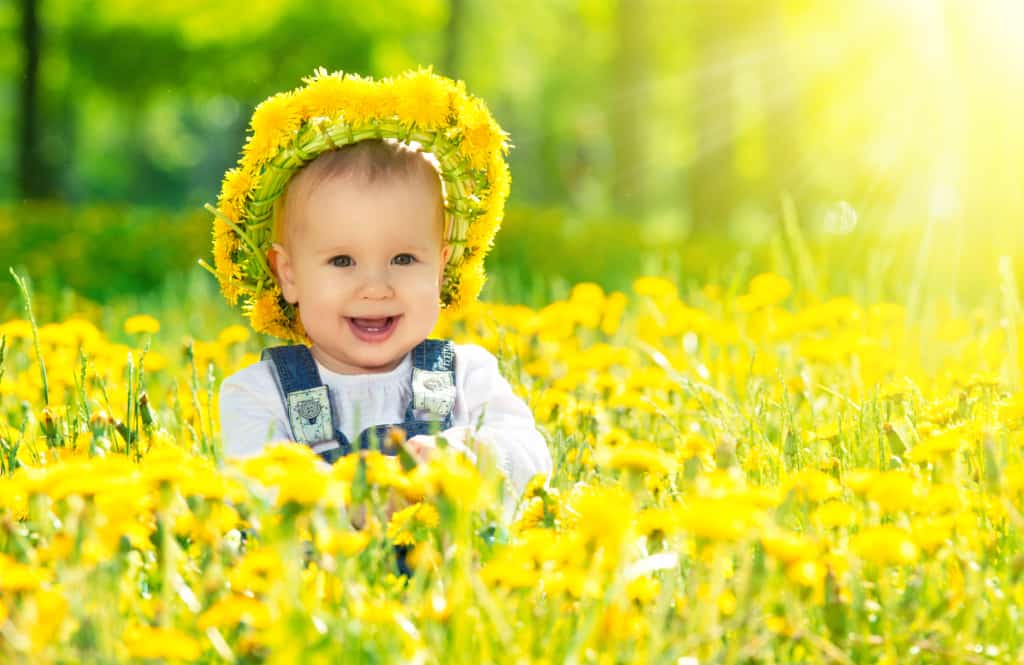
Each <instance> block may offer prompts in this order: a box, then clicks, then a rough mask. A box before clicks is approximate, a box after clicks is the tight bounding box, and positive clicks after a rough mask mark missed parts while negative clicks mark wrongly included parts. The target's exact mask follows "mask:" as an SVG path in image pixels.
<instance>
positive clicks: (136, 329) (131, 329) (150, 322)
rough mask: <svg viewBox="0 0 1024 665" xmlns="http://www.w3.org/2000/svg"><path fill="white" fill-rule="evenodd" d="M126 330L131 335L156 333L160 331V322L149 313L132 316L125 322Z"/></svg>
mask: <svg viewBox="0 0 1024 665" xmlns="http://www.w3.org/2000/svg"><path fill="white" fill-rule="evenodd" d="M124 331H125V332H126V333H128V334H129V335H137V334H146V333H148V334H155V333H158V332H160V322H159V321H157V320H156V319H155V318H153V317H152V316H149V315H148V314H138V315H136V316H130V317H128V319H127V320H126V321H125V322H124Z"/></svg>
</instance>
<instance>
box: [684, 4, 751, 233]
mask: <svg viewBox="0 0 1024 665" xmlns="http://www.w3.org/2000/svg"><path fill="white" fill-rule="evenodd" d="M735 4H736V0H715V1H713V2H702V3H695V7H699V10H695V11H698V12H699V14H698V16H697V20H696V21H695V31H696V34H695V35H694V38H693V45H694V65H693V66H694V69H695V71H696V76H694V77H693V86H694V87H693V90H692V93H691V99H692V100H693V101H692V103H691V107H692V108H693V117H692V121H693V132H694V137H695V150H696V154H695V156H694V161H693V163H692V165H691V168H690V171H689V173H688V174H687V176H686V177H687V183H686V185H687V187H686V188H685V189H684V191H686V190H688V191H689V192H690V209H691V211H692V213H693V231H694V232H695V233H698V234H712V233H721V232H723V231H724V230H725V228H726V224H728V222H729V216H730V215H731V214H732V210H733V201H732V197H733V196H734V195H735V193H736V188H735V181H736V177H735V172H734V155H733V148H734V142H735V139H736V126H735V124H736V123H735V117H736V91H735V88H736V85H735V76H734V67H735V66H736V63H735V62H734V61H733V59H734V58H736V56H737V55H739V54H738V53H737V52H736V48H735V45H736V44H737V42H738V40H736V39H735V34H736V30H737V27H738V26H737V25H736V23H735V21H734V19H735V18H736V16H735V12H733V11H732V9H733V6H734V5H735Z"/></svg>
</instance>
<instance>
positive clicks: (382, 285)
mask: <svg viewBox="0 0 1024 665" xmlns="http://www.w3.org/2000/svg"><path fill="white" fill-rule="evenodd" d="M394 293H395V290H394V289H393V288H392V286H391V280H390V279H388V275H387V273H385V272H374V273H371V274H367V275H366V279H365V280H364V281H363V284H362V287H361V288H360V295H361V296H362V297H363V298H389V297H391V296H393V295H394Z"/></svg>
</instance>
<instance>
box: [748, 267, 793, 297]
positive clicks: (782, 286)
mask: <svg viewBox="0 0 1024 665" xmlns="http://www.w3.org/2000/svg"><path fill="white" fill-rule="evenodd" d="M749 288H750V295H751V296H752V297H753V298H754V300H755V301H756V302H757V303H758V304H760V305H777V304H778V303H780V302H782V301H783V300H785V299H786V298H787V297H788V296H789V294H790V292H791V291H792V290H793V285H792V284H790V283H789V280H788V279H786V278H785V277H782V276H781V275H776V274H775V273H772V272H766V273H761V274H760V275H757V276H756V277H754V278H753V279H751V280H750V287H749Z"/></svg>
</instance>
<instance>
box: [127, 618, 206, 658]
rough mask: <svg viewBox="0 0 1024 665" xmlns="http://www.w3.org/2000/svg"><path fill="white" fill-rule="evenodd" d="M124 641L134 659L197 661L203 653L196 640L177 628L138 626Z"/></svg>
mask: <svg viewBox="0 0 1024 665" xmlns="http://www.w3.org/2000/svg"><path fill="white" fill-rule="evenodd" d="M122 639H123V640H124V645H125V647H126V648H127V649H128V654H129V656H130V657H132V658H139V659H147V660H148V659H158V658H159V659H167V660H186V661H195V660H196V659H198V658H199V654H201V653H202V651H203V650H202V646H201V645H200V644H199V642H198V641H197V640H196V639H195V638H193V637H191V636H190V635H188V634H187V633H185V632H183V631H181V630H178V629H177V628H152V627H150V626H143V625H136V626H131V627H129V628H128V630H126V631H125V633H124V636H123V638H122Z"/></svg>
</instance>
